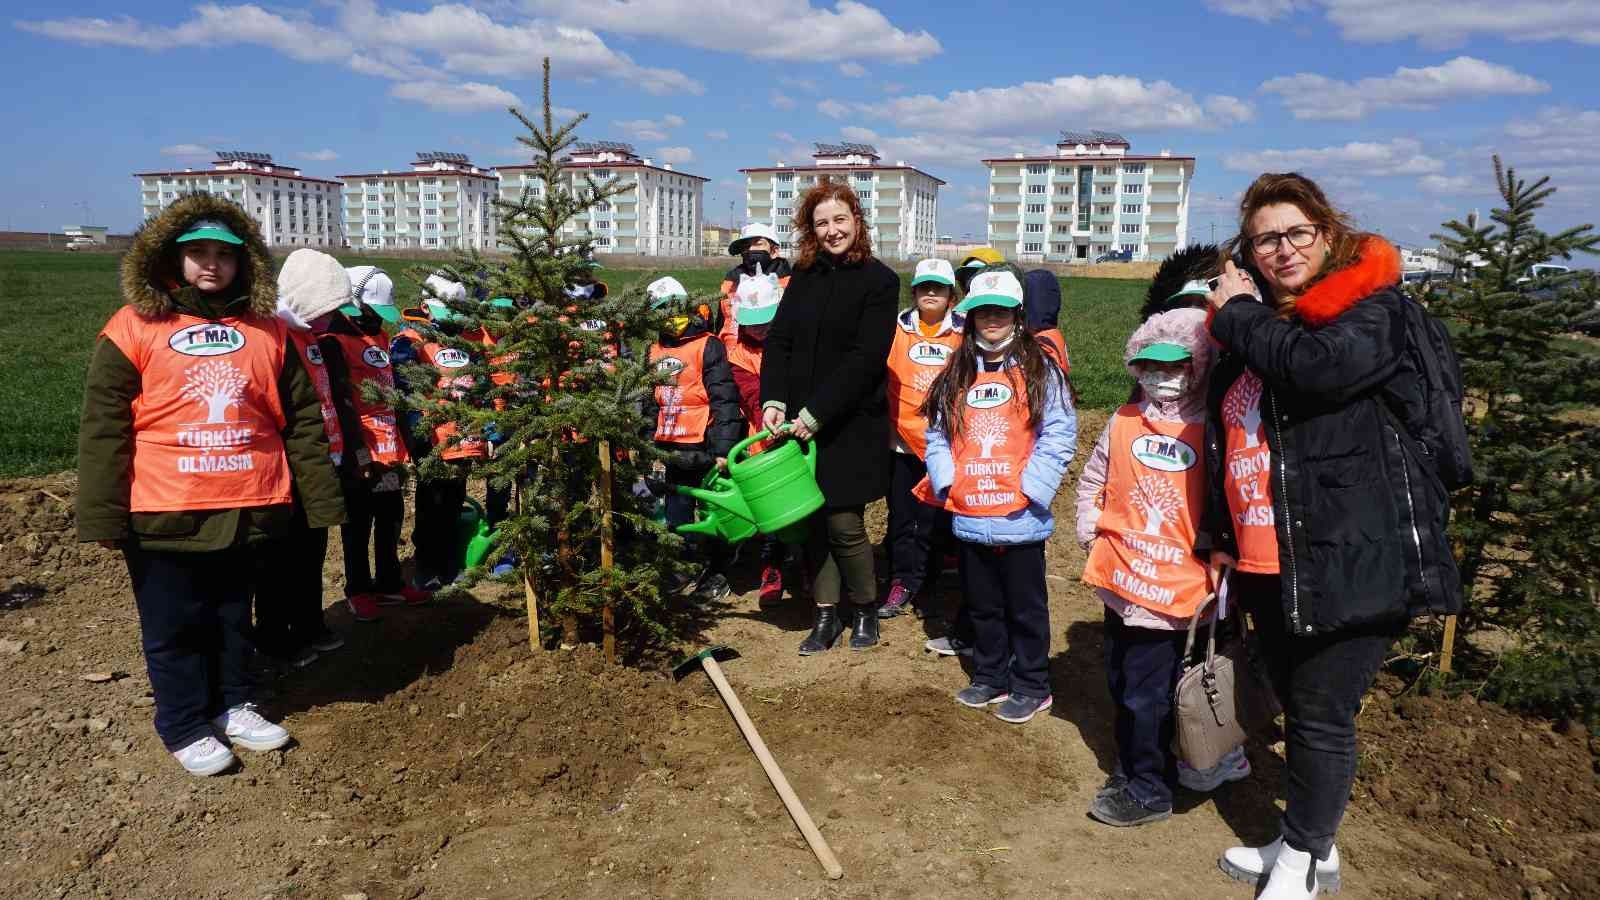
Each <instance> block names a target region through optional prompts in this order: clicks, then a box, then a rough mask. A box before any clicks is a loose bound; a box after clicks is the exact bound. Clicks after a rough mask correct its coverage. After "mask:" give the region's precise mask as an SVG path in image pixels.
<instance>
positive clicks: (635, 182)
mask: <svg viewBox="0 0 1600 900" xmlns="http://www.w3.org/2000/svg"><path fill="white" fill-rule="evenodd" d="M497 171H498V172H499V174H500V199H501V200H504V201H507V202H516V201H518V200H519V199H520V198H521V197H522V196H523V192H524V191H527V192H528V196H530V197H533V198H537V197H538V196H539V195H540V191H542V190H544V182H542V181H540V180H539V173H538V169H537V168H536V167H535V166H531V165H512V166H498V167H497ZM586 175H587V176H588V177H590V178H593V179H594V180H595V181H596V182H599V183H604V182H605V181H607V180H610V179H619V180H620V187H621V188H622V192H621V193H619V194H617V195H615V196H613V197H612V198H611V199H610V200H602V201H601V202H599V203H597V204H595V206H594V208H592V209H590V210H589V212H588V214H587V218H585V219H575V220H573V221H570V222H568V223H567V225H566V232H567V236H568V237H569V238H577V237H578V236H580V235H585V234H586V235H587V236H588V237H589V239H590V241H591V243H592V245H593V246H594V249H595V250H596V251H597V252H600V253H622V254H629V253H631V254H636V255H639V256H699V255H700V246H701V239H702V238H701V223H702V220H703V210H704V204H705V185H706V182H707V181H709V180H710V179H709V178H702V177H700V176H699V175H690V174H688V173H687V172H679V171H677V170H676V169H674V168H673V167H672V166H671V165H670V164H663V165H659V166H658V165H656V164H655V162H654V161H653V160H651V159H649V158H648V157H641V156H639V154H638V153H636V152H635V151H634V149H633V145H632V144H624V143H621V142H618V141H582V142H579V143H577V144H574V145H573V152H572V153H571V154H569V155H567V156H565V157H563V158H562V160H561V183H562V186H563V187H564V188H565V189H566V190H568V191H572V190H573V189H574V185H575V184H576V185H579V186H581V185H582V184H583V179H584V176H586ZM505 249H510V248H509V245H508V246H506V247H505Z"/></svg>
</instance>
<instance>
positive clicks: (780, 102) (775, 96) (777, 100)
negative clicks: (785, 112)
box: [767, 91, 794, 109]
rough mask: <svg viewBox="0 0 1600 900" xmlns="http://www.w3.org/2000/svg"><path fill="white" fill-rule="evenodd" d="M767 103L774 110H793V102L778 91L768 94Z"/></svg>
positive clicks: (786, 95)
mask: <svg viewBox="0 0 1600 900" xmlns="http://www.w3.org/2000/svg"><path fill="white" fill-rule="evenodd" d="M767 102H768V103H770V104H772V106H773V108H774V109H794V101H793V100H791V99H790V98H789V95H788V94H783V93H779V92H778V91H773V92H772V93H770V94H768V95H767Z"/></svg>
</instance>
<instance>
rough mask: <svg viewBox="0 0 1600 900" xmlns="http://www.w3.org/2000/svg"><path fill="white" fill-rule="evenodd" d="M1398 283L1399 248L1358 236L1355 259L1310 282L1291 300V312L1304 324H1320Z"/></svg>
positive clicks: (1331, 319) (1386, 242)
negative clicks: (1297, 296)
mask: <svg viewBox="0 0 1600 900" xmlns="http://www.w3.org/2000/svg"><path fill="white" fill-rule="evenodd" d="M1399 283H1400V251H1398V250H1396V249H1395V248H1394V245H1393V244H1391V243H1389V242H1388V241H1386V240H1384V239H1383V238H1381V237H1378V236H1377V235H1375V234H1369V235H1367V236H1366V237H1364V238H1362V239H1361V251H1360V255H1359V256H1358V257H1357V258H1356V261H1355V262H1353V263H1351V264H1350V265H1348V266H1345V267H1344V268H1342V269H1340V270H1339V271H1337V272H1332V273H1330V274H1328V275H1327V276H1325V277H1324V278H1323V279H1322V280H1321V281H1318V282H1317V283H1316V284H1313V285H1312V286H1311V287H1310V289H1308V290H1307V291H1306V292H1305V293H1304V294H1301V295H1300V296H1299V298H1297V299H1296V300H1295V303H1294V312H1295V315H1297V316H1299V317H1300V320H1301V321H1303V322H1305V323H1306V324H1307V325H1315V326H1321V325H1326V324H1328V323H1329V322H1332V321H1333V320H1334V319H1337V318H1339V316H1340V315H1342V314H1343V313H1344V312H1345V310H1348V309H1349V308H1350V307H1352V306H1355V305H1356V304H1357V303H1360V302H1361V301H1362V300H1365V299H1366V298H1368V297H1371V296H1372V295H1373V294H1376V293H1377V292H1379V291H1381V290H1383V289H1384V288H1388V287H1393V286H1395V285H1396V284H1399Z"/></svg>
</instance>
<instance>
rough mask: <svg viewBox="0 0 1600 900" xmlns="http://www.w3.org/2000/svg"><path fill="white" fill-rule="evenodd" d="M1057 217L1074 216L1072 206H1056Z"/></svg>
mask: <svg viewBox="0 0 1600 900" xmlns="http://www.w3.org/2000/svg"><path fill="white" fill-rule="evenodd" d="M1056 215H1058V216H1070V215H1072V207H1071V206H1066V205H1063V204H1056Z"/></svg>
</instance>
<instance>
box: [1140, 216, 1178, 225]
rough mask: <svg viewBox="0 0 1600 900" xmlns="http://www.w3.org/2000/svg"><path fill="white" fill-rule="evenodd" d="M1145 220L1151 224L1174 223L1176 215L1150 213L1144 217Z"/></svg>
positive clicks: (1176, 222) (1176, 221) (1176, 218)
mask: <svg viewBox="0 0 1600 900" xmlns="http://www.w3.org/2000/svg"><path fill="white" fill-rule="evenodd" d="M1145 221H1146V222H1149V223H1150V224H1151V225H1176V224H1178V217H1177V216H1174V215H1171V214H1168V213H1151V214H1150V215H1148V216H1146V217H1145Z"/></svg>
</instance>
